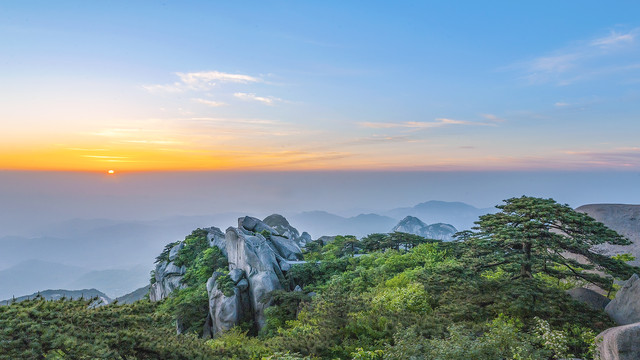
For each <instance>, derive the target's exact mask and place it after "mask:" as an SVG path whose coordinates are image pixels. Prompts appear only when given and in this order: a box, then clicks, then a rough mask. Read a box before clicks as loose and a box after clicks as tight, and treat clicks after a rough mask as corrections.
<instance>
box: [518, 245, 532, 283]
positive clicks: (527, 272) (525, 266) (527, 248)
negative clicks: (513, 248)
mask: <svg viewBox="0 0 640 360" xmlns="http://www.w3.org/2000/svg"><path fill="white" fill-rule="evenodd" d="M522 249H523V250H524V261H523V262H522V265H521V267H520V276H521V277H523V278H532V277H533V275H532V274H531V243H530V242H523V243H522Z"/></svg>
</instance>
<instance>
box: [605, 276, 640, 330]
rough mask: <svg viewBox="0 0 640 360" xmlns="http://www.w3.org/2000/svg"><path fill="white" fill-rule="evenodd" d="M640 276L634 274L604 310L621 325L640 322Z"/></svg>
mask: <svg viewBox="0 0 640 360" xmlns="http://www.w3.org/2000/svg"><path fill="white" fill-rule="evenodd" d="M639 299H640V278H638V275H637V274H633V276H631V278H629V280H627V281H626V282H625V283H624V285H623V286H622V288H620V290H618V292H617V293H616V297H615V299H613V300H612V301H611V302H610V303H609V304H608V305H607V307H605V309H604V311H605V312H606V313H607V314H609V316H610V317H611V318H612V319H613V321H615V322H616V323H617V324H620V325H627V324H632V323H636V322H640V301H639Z"/></svg>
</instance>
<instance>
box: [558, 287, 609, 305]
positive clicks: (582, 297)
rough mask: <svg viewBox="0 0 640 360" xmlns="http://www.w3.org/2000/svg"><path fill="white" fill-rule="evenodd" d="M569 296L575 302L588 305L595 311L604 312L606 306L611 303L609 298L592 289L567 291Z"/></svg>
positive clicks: (580, 288)
mask: <svg viewBox="0 0 640 360" xmlns="http://www.w3.org/2000/svg"><path fill="white" fill-rule="evenodd" d="M566 292H567V294H569V296H571V297H572V298H573V300H575V301H579V302H581V303H584V304H587V305H588V306H589V307H591V308H592V309H595V310H604V308H605V306H607V304H608V303H609V302H610V301H611V300H609V298H607V297H606V296H604V295H602V294H598V293H597V292H595V291H593V290H591V289H585V288H582V287H579V288H575V289H570V290H567V291H566Z"/></svg>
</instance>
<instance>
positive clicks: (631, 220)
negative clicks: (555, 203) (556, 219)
mask: <svg viewBox="0 0 640 360" xmlns="http://www.w3.org/2000/svg"><path fill="white" fill-rule="evenodd" d="M576 210H577V211H580V212H583V213H586V214H588V215H589V216H591V217H592V218H594V219H596V220H597V221H599V222H601V223H603V224H605V225H607V226H608V227H609V228H611V229H613V230H615V231H617V232H618V233H619V234H621V235H623V236H625V237H627V238H628V239H629V240H630V241H631V242H632V244H631V245H626V246H622V245H598V246H596V247H595V250H596V251H597V252H599V253H601V254H604V255H608V256H613V255H617V254H624V253H630V254H631V255H633V256H634V257H635V258H636V260H634V261H632V262H630V264H631V265H635V266H640V205H625V204H589V205H583V206H580V207H578V208H576Z"/></svg>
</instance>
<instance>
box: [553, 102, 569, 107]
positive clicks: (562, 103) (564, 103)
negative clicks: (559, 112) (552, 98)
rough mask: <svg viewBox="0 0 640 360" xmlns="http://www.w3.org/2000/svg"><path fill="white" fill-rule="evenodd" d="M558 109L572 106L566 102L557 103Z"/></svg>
mask: <svg viewBox="0 0 640 360" xmlns="http://www.w3.org/2000/svg"><path fill="white" fill-rule="evenodd" d="M554 105H555V106H557V107H565V106H569V105H571V104H569V103H566V102H562V101H558V102H557V103H555V104H554Z"/></svg>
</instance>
